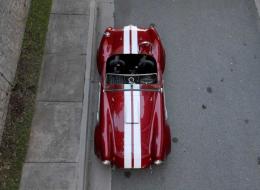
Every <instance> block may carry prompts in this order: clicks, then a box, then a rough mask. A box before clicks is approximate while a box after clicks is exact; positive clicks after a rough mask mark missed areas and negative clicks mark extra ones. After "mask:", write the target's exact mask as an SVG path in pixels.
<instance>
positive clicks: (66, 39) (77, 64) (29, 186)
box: [20, 0, 90, 190]
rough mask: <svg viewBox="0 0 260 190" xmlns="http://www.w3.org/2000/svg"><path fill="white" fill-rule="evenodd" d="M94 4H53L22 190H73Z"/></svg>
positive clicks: (84, 0) (63, 0)
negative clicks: (90, 23) (91, 11)
mask: <svg viewBox="0 0 260 190" xmlns="http://www.w3.org/2000/svg"><path fill="white" fill-rule="evenodd" d="M89 5H90V0H74V1H71V0H53V5H52V12H51V16H50V21H49V29H48V34H47V41H46V47H45V54H44V58H43V67H42V71H41V79H40V84H39V90H38V95H37V103H36V112H35V115H34V118H33V123H32V131H31V137H30V143H29V150H28V153H27V157H26V161H25V163H24V167H23V172H22V178H21V184H20V189H21V190H36V189H37V190H52V189H53V190H75V189H77V181H78V177H79V169H80V168H79V166H80V164H79V162H80V155H81V154H80V138H81V135H80V131H81V119H82V111H83V96H84V92H83V91H84V90H83V89H84V79H85V68H86V67H87V61H86V56H87V42H88V29H89V24H88V22H89V13H90V10H89Z"/></svg>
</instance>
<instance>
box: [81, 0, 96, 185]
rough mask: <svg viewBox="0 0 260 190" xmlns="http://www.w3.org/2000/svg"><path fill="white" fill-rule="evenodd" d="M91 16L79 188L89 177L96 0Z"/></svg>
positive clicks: (92, 6) (93, 3) (92, 4)
mask: <svg viewBox="0 0 260 190" xmlns="http://www.w3.org/2000/svg"><path fill="white" fill-rule="evenodd" d="M89 9H90V16H89V30H88V36H87V38H88V42H87V52H86V70H85V81H84V96H83V108H82V118H81V133H80V153H79V154H80V158H79V159H80V160H79V166H78V167H79V168H78V170H79V173H78V186H77V189H78V190H84V189H85V188H86V185H87V184H86V180H85V179H88V176H87V172H86V171H88V157H89V149H90V142H89V140H90V135H91V134H90V130H91V128H90V127H88V126H87V122H88V112H89V106H88V105H89V94H90V79H91V78H90V74H91V67H92V63H93V60H94V56H93V49H95V43H96V40H95V31H96V17H97V5H96V1H95V0H92V1H91V2H90V6H89Z"/></svg>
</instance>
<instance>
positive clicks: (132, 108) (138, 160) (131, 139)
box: [123, 26, 142, 168]
mask: <svg viewBox="0 0 260 190" xmlns="http://www.w3.org/2000/svg"><path fill="white" fill-rule="evenodd" d="M130 32H131V33H130ZM130 34H131V45H130ZM130 47H131V48H130ZM138 52H139V47H138V29H137V27H136V26H125V27H124V52H123V53H124V54H130V53H132V54H138ZM124 89H125V91H124V168H141V166H142V153H141V124H140V117H141V116H140V114H141V112H140V98H141V96H140V93H141V92H140V91H139V89H140V85H137V84H134V85H133V89H132V90H133V91H131V85H130V84H124ZM132 113H133V115H132ZM132 131H133V134H132ZM132 146H133V147H132ZM132 154H133V160H134V165H133V166H132Z"/></svg>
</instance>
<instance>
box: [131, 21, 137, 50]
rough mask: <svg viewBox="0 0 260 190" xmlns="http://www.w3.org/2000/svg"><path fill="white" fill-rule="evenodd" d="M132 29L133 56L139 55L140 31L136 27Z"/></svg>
mask: <svg viewBox="0 0 260 190" xmlns="http://www.w3.org/2000/svg"><path fill="white" fill-rule="evenodd" d="M130 29H131V37H132V40H131V43H132V50H131V53H133V54H138V51H139V50H138V49H139V47H138V33H137V32H138V30H137V27H136V26H131V27H130Z"/></svg>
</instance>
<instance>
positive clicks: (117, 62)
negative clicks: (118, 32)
mask: <svg viewBox="0 0 260 190" xmlns="http://www.w3.org/2000/svg"><path fill="white" fill-rule="evenodd" d="M108 64H109V67H110V68H112V69H113V72H114V73H117V74H118V73H121V72H122V71H123V70H124V69H125V65H126V63H125V62H124V61H123V60H122V59H119V56H116V57H115V59H113V60H111V61H110V62H109V63H108Z"/></svg>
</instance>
